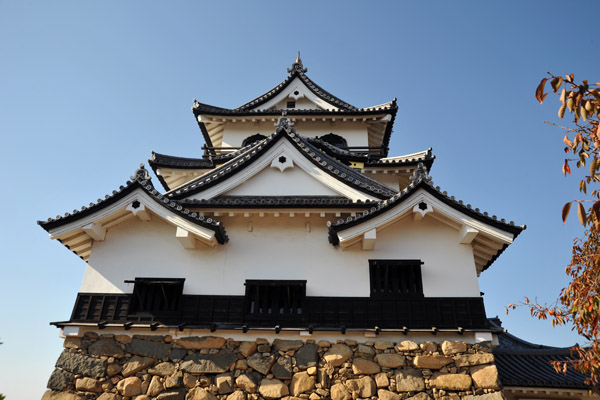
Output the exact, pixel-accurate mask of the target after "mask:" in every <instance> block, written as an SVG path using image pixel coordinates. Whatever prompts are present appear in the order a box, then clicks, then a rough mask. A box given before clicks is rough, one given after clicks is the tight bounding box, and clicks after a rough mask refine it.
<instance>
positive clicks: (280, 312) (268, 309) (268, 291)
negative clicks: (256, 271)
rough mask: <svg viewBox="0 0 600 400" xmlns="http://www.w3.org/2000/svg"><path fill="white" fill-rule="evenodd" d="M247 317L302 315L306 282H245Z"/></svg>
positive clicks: (251, 280)
mask: <svg viewBox="0 0 600 400" xmlns="http://www.w3.org/2000/svg"><path fill="white" fill-rule="evenodd" d="M245 285H246V299H245V300H246V312H245V314H246V316H247V317H257V318H261V317H266V318H273V317H276V316H277V317H283V318H285V317H286V316H294V315H302V314H303V312H304V298H305V297H306V281H301V280H253V279H250V280H246V283H245Z"/></svg>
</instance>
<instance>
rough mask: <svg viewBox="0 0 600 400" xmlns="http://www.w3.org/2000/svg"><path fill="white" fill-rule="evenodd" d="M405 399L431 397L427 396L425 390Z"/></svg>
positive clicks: (428, 399) (427, 398) (416, 399)
mask: <svg viewBox="0 0 600 400" xmlns="http://www.w3.org/2000/svg"><path fill="white" fill-rule="evenodd" d="M406 400H431V397H429V395H428V394H427V393H425V392H420V393H417V394H415V395H414V396H412V397H409V398H408V399H406Z"/></svg>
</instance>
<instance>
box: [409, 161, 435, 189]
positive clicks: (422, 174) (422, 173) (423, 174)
mask: <svg viewBox="0 0 600 400" xmlns="http://www.w3.org/2000/svg"><path fill="white" fill-rule="evenodd" d="M410 180H411V181H412V183H414V184H417V183H419V182H421V181H425V182H430V181H431V177H430V176H429V175H428V174H427V167H426V166H425V165H423V163H422V162H420V163H419V164H417V168H415V170H414V172H413V174H412V175H411V177H410Z"/></svg>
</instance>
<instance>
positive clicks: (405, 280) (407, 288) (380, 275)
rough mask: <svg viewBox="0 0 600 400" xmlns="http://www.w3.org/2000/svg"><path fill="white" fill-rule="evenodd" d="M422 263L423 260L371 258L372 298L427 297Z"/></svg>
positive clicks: (370, 282) (370, 288) (370, 280)
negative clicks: (424, 291)
mask: <svg viewBox="0 0 600 400" xmlns="http://www.w3.org/2000/svg"><path fill="white" fill-rule="evenodd" d="M422 265H423V262H422V261H421V260H387V259H383V260H382V259H377V260H369V294H370V297H371V298H372V299H406V298H423V297H425V296H424V294H423V276H422V272H421V266H422ZM384 269H385V271H384ZM385 277H388V278H387V279H386V278H385ZM390 283H391V285H390Z"/></svg>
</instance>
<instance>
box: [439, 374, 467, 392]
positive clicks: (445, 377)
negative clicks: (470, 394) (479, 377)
mask: <svg viewBox="0 0 600 400" xmlns="http://www.w3.org/2000/svg"><path fill="white" fill-rule="evenodd" d="M472 383H473V382H472V380H471V377H470V376H469V375H465V374H435V375H434V376H433V377H432V378H431V379H430V380H429V384H430V385H431V387H432V388H435V389H443V390H456V391H465V390H469V389H471V384H472Z"/></svg>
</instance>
